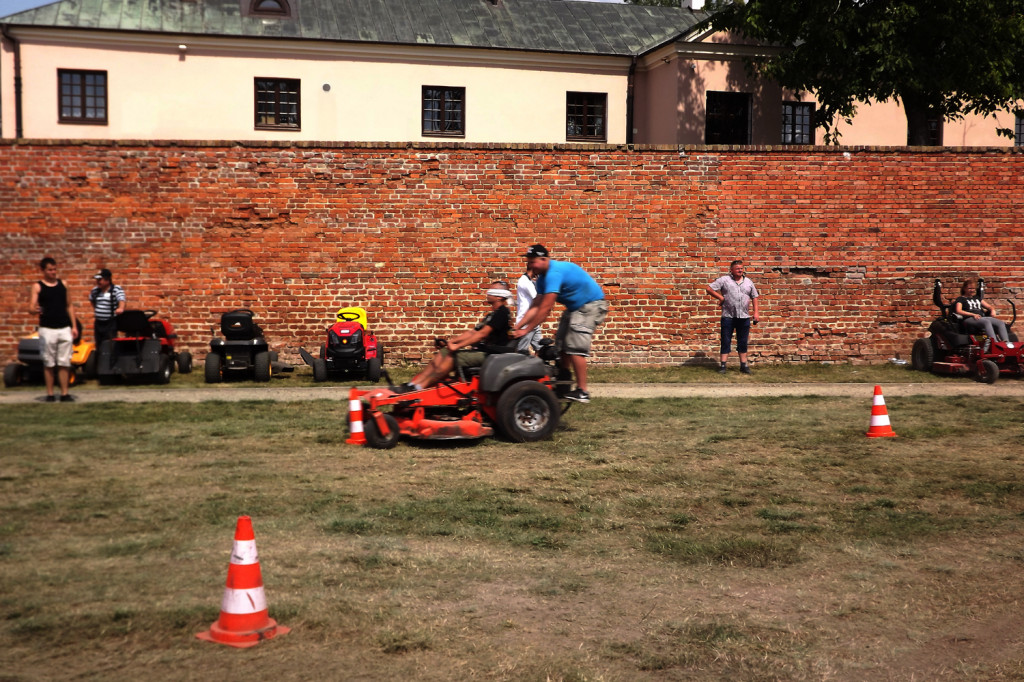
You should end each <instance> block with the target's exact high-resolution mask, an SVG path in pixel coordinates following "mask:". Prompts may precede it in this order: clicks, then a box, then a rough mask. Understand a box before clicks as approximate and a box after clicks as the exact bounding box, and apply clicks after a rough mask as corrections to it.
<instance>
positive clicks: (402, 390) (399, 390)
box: [391, 384, 420, 395]
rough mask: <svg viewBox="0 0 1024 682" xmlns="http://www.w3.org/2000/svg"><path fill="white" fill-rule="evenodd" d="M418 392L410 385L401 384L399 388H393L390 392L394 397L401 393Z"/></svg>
mask: <svg viewBox="0 0 1024 682" xmlns="http://www.w3.org/2000/svg"><path fill="white" fill-rule="evenodd" d="M419 390H420V389H418V388H416V387H415V386H413V385H412V384H402V385H401V386H395V387H394V388H392V389H391V392H392V393H394V394H395V395H399V394H402V393H412V392H413V391H419Z"/></svg>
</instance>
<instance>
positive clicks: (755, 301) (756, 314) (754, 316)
mask: <svg viewBox="0 0 1024 682" xmlns="http://www.w3.org/2000/svg"><path fill="white" fill-rule="evenodd" d="M759 298H761V297H760V296H755V297H754V298H752V299H750V302H751V303H753V304H754V314H753V320H754V324H757V322H758V320H760V319H761V316H760V315H759V314H758V307H757V301H758V299H759Z"/></svg>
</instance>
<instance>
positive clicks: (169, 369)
mask: <svg viewBox="0 0 1024 682" xmlns="http://www.w3.org/2000/svg"><path fill="white" fill-rule="evenodd" d="M173 373H174V365H173V364H172V362H171V356H170V355H165V356H163V357H162V358H160V369H159V371H157V373H156V383H158V384H169V383H171V374H173Z"/></svg>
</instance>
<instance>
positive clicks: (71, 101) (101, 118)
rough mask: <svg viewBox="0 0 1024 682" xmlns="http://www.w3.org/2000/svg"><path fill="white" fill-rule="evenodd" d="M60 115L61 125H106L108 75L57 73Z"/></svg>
mask: <svg viewBox="0 0 1024 682" xmlns="http://www.w3.org/2000/svg"><path fill="white" fill-rule="evenodd" d="M57 87H58V89H59V98H58V101H59V102H60V107H59V109H60V111H59V116H58V120H59V121H60V122H62V123H101V124H102V123H106V122H107V74H106V72H105V71H76V70H72V69H58V71H57Z"/></svg>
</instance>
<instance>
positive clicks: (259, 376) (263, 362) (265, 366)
mask: <svg viewBox="0 0 1024 682" xmlns="http://www.w3.org/2000/svg"><path fill="white" fill-rule="evenodd" d="M253 379H254V380H256V381H270V353H269V352H267V351H265V350H264V351H260V352H259V353H257V354H256V357H255V358H253Z"/></svg>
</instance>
